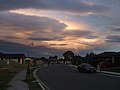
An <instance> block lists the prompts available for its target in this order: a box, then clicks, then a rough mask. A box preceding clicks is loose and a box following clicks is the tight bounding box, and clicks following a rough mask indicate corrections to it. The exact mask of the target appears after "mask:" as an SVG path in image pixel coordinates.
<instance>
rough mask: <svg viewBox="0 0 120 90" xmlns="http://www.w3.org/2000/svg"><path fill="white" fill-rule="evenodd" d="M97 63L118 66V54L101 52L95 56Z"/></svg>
mask: <svg viewBox="0 0 120 90" xmlns="http://www.w3.org/2000/svg"><path fill="white" fill-rule="evenodd" d="M96 59H97V60H98V61H104V62H105V61H106V62H110V63H112V64H115V65H120V52H103V53H100V54H98V55H97V56H96Z"/></svg>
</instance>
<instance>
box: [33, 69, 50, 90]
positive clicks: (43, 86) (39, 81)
mask: <svg viewBox="0 0 120 90" xmlns="http://www.w3.org/2000/svg"><path fill="white" fill-rule="evenodd" d="M42 68H45V67H42ZM38 69H41V68H37V69H35V70H34V71H33V76H34V77H35V79H36V81H37V82H38V84H39V85H40V87H41V88H42V89H43V90H50V89H49V88H48V87H47V86H46V85H45V84H44V83H43V82H42V81H41V80H40V79H39V78H38V75H37V74H36V72H37V70H38Z"/></svg>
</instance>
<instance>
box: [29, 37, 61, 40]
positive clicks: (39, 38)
mask: <svg viewBox="0 0 120 90" xmlns="http://www.w3.org/2000/svg"><path fill="white" fill-rule="evenodd" d="M27 39H29V40H35V41H52V40H62V37H49V38H42V37H38V38H37V37H29V38H27Z"/></svg>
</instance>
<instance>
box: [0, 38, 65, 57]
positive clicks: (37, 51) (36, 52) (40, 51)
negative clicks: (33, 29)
mask: <svg viewBox="0 0 120 90" xmlns="http://www.w3.org/2000/svg"><path fill="white" fill-rule="evenodd" d="M30 48H31V49H30V52H29V55H30V56H31V57H42V56H44V57H49V56H50V55H56V54H57V55H58V56H62V54H63V52H64V51H62V50H57V49H52V48H47V47H44V46H33V47H30ZM0 53H13V54H25V55H26V56H28V45H23V44H18V43H13V42H9V41H3V40H0Z"/></svg>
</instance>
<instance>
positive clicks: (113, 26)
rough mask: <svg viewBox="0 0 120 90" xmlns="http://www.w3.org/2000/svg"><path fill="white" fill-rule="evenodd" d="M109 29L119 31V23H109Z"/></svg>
mask: <svg viewBox="0 0 120 90" xmlns="http://www.w3.org/2000/svg"><path fill="white" fill-rule="evenodd" d="M108 28H109V29H110V30H111V31H116V32H120V25H119V26H118V25H110V26H109V27H108Z"/></svg>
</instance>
